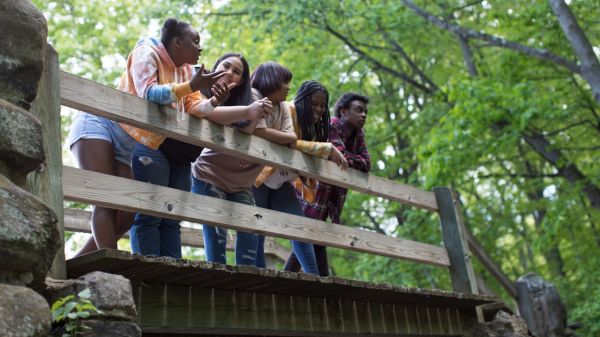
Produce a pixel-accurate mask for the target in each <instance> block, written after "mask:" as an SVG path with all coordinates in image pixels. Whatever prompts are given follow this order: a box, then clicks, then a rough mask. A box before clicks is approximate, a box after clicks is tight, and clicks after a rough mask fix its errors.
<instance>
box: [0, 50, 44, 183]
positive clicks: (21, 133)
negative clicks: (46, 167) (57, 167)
mask: <svg viewBox="0 0 600 337" xmlns="http://www.w3.org/2000/svg"><path fill="white" fill-rule="evenodd" d="M0 40H1V39H0ZM42 136H43V134H42V125H41V124H40V122H39V120H38V119H37V118H36V117H35V116H34V115H32V114H31V113H29V112H27V111H25V110H23V109H21V108H19V107H17V106H15V105H13V104H10V103H9V102H7V101H5V100H2V99H0V161H3V162H4V164H5V165H6V167H8V168H10V169H11V170H12V171H14V172H19V173H20V174H21V175H23V176H25V175H26V174H27V173H29V172H30V171H32V170H34V169H35V168H36V167H37V166H38V165H39V164H41V163H42V162H43V161H44V158H45V156H44V143H43V138H42ZM2 173H4V174H9V172H2Z"/></svg>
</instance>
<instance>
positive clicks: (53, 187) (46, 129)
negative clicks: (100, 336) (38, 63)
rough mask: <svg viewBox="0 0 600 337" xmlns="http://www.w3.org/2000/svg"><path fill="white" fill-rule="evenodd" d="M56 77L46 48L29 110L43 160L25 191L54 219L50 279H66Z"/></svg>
mask: <svg viewBox="0 0 600 337" xmlns="http://www.w3.org/2000/svg"><path fill="white" fill-rule="evenodd" d="M59 75H60V69H59V63H58V54H57V53H56V51H55V50H54V48H52V46H50V45H48V46H47V47H46V59H45V61H44V73H43V74H42V78H41V80H40V86H39V88H38V95H37V97H36V99H35V100H34V101H33V102H32V104H31V110H30V112H31V113H32V114H34V115H35V116H36V117H37V118H38V119H39V120H40V122H41V123H42V132H43V136H44V153H45V154H46V161H45V162H44V163H42V164H41V165H40V166H39V167H38V169H37V170H35V171H33V172H31V173H30V174H29V175H28V176H27V189H28V190H29V191H30V192H31V193H32V194H33V195H35V196H36V197H38V198H40V199H41V200H42V201H44V202H45V203H46V204H47V205H48V206H49V207H50V208H52V210H53V211H54V213H55V214H56V217H57V218H58V230H59V232H60V240H61V246H60V248H59V250H58V252H57V253H56V256H55V257H54V262H53V263H52V269H51V271H50V272H51V275H52V277H54V278H57V279H66V277H67V271H66V264H65V248H64V218H63V193H62V147H61V129H60V83H59Z"/></svg>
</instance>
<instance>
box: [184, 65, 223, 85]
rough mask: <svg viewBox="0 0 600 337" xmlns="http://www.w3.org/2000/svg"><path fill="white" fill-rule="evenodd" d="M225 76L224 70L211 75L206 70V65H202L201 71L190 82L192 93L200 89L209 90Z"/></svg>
mask: <svg viewBox="0 0 600 337" xmlns="http://www.w3.org/2000/svg"><path fill="white" fill-rule="evenodd" d="M223 76H225V72H224V71H223V70H220V71H215V72H214V73H209V72H206V71H205V70H204V63H202V64H201V65H200V69H198V71H197V72H196V75H194V78H192V79H191V80H190V87H191V88H192V91H198V90H200V89H208V88H210V87H212V86H213V85H214V84H215V83H216V82H217V80H218V79H219V78H221V77H223Z"/></svg>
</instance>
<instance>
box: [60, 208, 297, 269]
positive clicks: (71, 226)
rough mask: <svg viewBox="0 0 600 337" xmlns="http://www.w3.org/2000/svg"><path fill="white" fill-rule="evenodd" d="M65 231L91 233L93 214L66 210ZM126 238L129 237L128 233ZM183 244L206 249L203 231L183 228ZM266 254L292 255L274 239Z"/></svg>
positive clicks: (268, 242)
mask: <svg viewBox="0 0 600 337" xmlns="http://www.w3.org/2000/svg"><path fill="white" fill-rule="evenodd" d="M64 213H65V230H67V231H71V232H78V233H91V232H92V229H91V226H90V218H91V215H92V212H89V211H84V210H81V209H74V208H65V209H64ZM124 237H129V235H128V234H127V233H126V234H125V236H124ZM235 237H236V236H235V234H233V235H231V236H228V238H227V239H228V240H227V249H228V250H233V248H234V242H235ZM181 244H182V245H183V246H189V247H198V248H204V240H203V236H202V229H199V228H191V227H185V226H181ZM265 254H266V255H267V256H266V257H269V256H268V255H272V256H273V257H275V258H276V259H277V261H276V262H282V263H283V262H285V260H286V259H287V258H288V256H289V255H290V251H289V250H288V249H286V248H285V247H283V246H281V245H280V244H278V243H277V242H275V240H273V238H271V237H266V238H265Z"/></svg>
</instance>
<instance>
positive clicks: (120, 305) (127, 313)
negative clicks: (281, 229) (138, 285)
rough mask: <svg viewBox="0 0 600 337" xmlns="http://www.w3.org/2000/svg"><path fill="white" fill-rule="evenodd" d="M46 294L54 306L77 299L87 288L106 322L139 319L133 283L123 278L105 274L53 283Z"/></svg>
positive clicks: (92, 274) (90, 274) (48, 283)
mask: <svg viewBox="0 0 600 337" xmlns="http://www.w3.org/2000/svg"><path fill="white" fill-rule="evenodd" d="M46 286H47V287H48V288H47V290H46V292H47V293H48V297H49V298H50V302H51V303H53V302H54V301H56V300H57V299H59V298H61V297H65V296H67V295H71V294H73V295H75V294H77V293H79V292H80V291H82V290H84V289H85V288H89V289H90V291H91V298H90V301H92V303H93V304H94V305H95V306H96V308H98V309H99V310H102V311H103V312H104V315H102V316H98V315H92V317H95V318H99V317H102V319H104V320H108V319H110V320H121V321H133V320H134V319H135V317H136V315H137V312H136V310H135V303H134V302H133V295H132V290H131V283H130V282H129V280H128V279H126V278H125V277H123V276H121V275H113V274H108V273H103V272H99V271H97V272H92V273H89V274H86V275H84V276H82V277H80V278H78V279H76V280H66V281H62V280H51V281H50V279H48V280H47V281H46Z"/></svg>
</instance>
